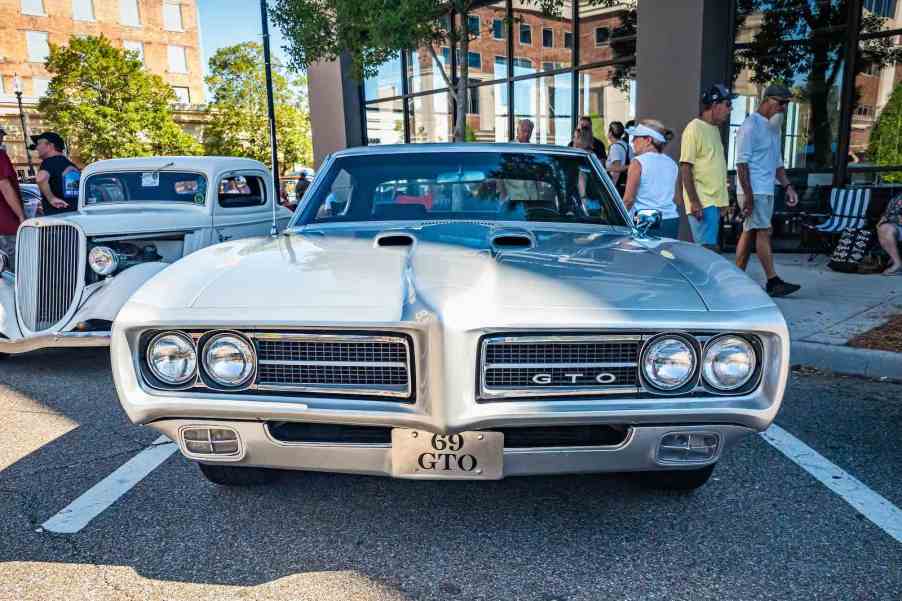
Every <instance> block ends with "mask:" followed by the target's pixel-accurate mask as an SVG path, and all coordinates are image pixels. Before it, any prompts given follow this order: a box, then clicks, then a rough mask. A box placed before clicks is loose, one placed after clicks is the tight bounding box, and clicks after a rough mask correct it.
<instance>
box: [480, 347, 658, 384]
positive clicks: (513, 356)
mask: <svg viewBox="0 0 902 601" xmlns="http://www.w3.org/2000/svg"><path fill="white" fill-rule="evenodd" d="M641 346H642V337H641V336H639V335H585V336H580V335H573V336H493V337H489V338H485V339H483V341H482V349H481V354H480V355H481V364H480V391H479V394H480V398H481V399H483V400H500V399H502V398H518V397H555V398H559V397H566V396H586V395H599V394H618V393H622V394H628V393H636V392H638V390H639V371H638V361H639V351H640V349H641Z"/></svg>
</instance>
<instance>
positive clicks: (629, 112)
mask: <svg viewBox="0 0 902 601" xmlns="http://www.w3.org/2000/svg"><path fill="white" fill-rule="evenodd" d="M579 115H580V116H587V117H591V118H592V128H593V131H592V134H593V135H594V136H595V137H596V138H598V139H599V140H607V128H608V125H610V124H611V122H613V121H619V122H620V123H624V124H625V123H626V122H627V121H630V120H631V119H635V117H636V82H635V80H633V79H631V78H629V76H628V74H627V73H625V72H624V71H623V70H622V68H621V67H619V66H611V67H601V68H598V69H588V70H585V71H580V72H579ZM568 141H569V140H568Z"/></svg>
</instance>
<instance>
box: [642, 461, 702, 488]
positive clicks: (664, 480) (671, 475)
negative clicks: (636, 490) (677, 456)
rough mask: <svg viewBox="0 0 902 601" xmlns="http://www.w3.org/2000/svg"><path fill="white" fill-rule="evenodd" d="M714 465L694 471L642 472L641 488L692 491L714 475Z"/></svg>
mask: <svg viewBox="0 0 902 601" xmlns="http://www.w3.org/2000/svg"><path fill="white" fill-rule="evenodd" d="M715 465H716V464H713V463H712V464H711V465H707V466H705V467H703V468H699V469H695V470H667V471H662V472H642V474H641V476H640V477H641V480H642V484H643V486H645V487H647V488H655V489H658V490H682V491H692V490H695V489H697V488H699V487H701V486H703V485H704V484H705V482H707V481H708V478H710V477H711V474H712V473H714V466H715Z"/></svg>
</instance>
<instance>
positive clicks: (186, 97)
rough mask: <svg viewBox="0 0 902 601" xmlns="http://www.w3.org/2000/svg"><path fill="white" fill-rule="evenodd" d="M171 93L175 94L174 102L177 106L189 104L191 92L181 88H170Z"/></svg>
mask: <svg viewBox="0 0 902 601" xmlns="http://www.w3.org/2000/svg"><path fill="white" fill-rule="evenodd" d="M172 91H173V92H175V98H176V102H178V103H179V104H191V90H189V89H188V88H185V87H181V86H172Z"/></svg>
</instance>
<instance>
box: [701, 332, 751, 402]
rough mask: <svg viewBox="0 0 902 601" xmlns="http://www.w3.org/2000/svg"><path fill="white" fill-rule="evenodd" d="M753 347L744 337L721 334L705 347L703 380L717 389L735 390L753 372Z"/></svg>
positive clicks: (743, 383)
mask: <svg viewBox="0 0 902 601" xmlns="http://www.w3.org/2000/svg"><path fill="white" fill-rule="evenodd" d="M756 364H757V359H756V357H755V349H754V348H752V345H751V344H750V343H749V341H748V340H746V339H745V338H740V337H739V336H721V337H720V338H715V339H714V340H713V341H712V342H711V343H710V344H709V345H708V348H707V349H705V359H704V361H702V373H703V374H704V377H705V382H707V383H708V384H709V385H711V386H713V387H714V388H716V389H717V390H736V389H737V388H741V387H742V386H744V385H745V384H746V383H747V382H748V381H749V380H750V379H751V377H752V374H754V373H755V365H756Z"/></svg>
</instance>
